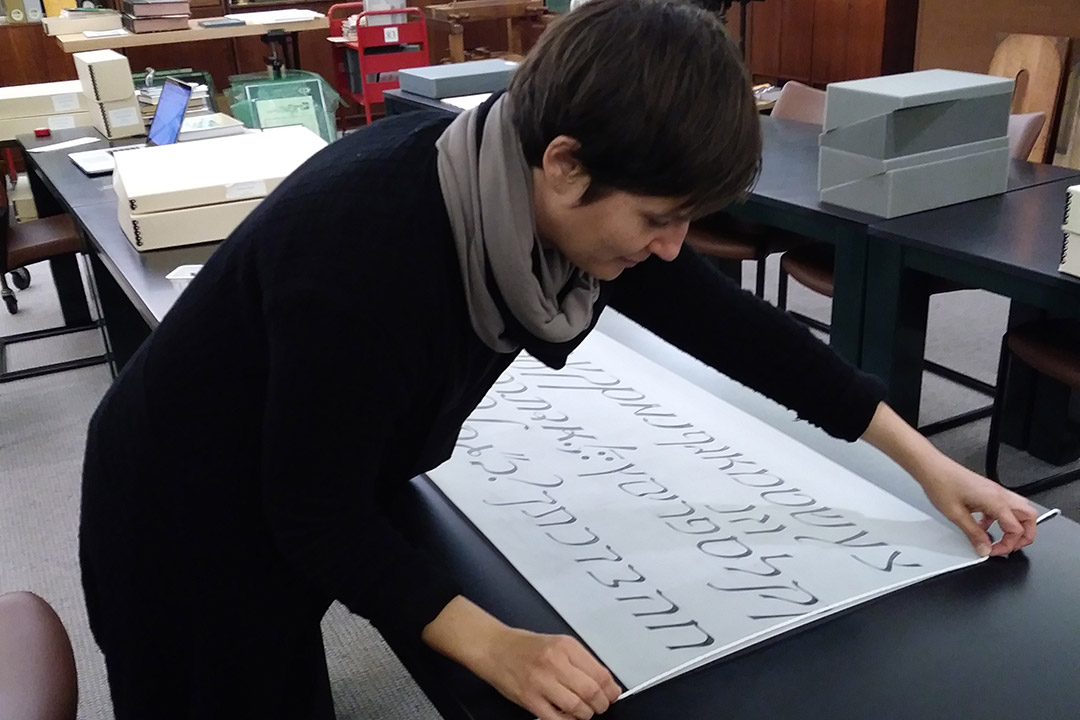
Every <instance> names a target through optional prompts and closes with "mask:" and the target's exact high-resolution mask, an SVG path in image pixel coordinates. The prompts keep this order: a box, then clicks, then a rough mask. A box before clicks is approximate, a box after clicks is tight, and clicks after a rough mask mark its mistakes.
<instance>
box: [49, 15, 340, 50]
mask: <svg viewBox="0 0 1080 720" xmlns="http://www.w3.org/2000/svg"><path fill="white" fill-rule="evenodd" d="M188 25H189V27H188V29H187V30H171V31H169V32H155V33H128V34H126V35H114V36H110V37H100V38H88V37H83V35H81V34H79V35H57V36H56V41H57V42H58V43H59V44H60V47H61V49H63V51H64V52H67V53H76V52H83V51H85V50H105V49H113V50H115V49H117V48H129V47H146V46H149V45H170V44H173V43H189V42H199V41H204V40H225V39H228V38H237V37H251V36H258V35H265V34H266V33H268V32H270V31H271V30H284V31H285V32H302V31H304V30H326V29H327V28H329V27H330V23H329V21H327V19H326V18H325V17H321V18H314V19H312V20H304V21H301V22H282V23H270V24H265V25H256V24H254V23H249V24H247V25H230V26H227V27H216V28H204V27H201V26H200V25H199V21H198V20H189V21H188Z"/></svg>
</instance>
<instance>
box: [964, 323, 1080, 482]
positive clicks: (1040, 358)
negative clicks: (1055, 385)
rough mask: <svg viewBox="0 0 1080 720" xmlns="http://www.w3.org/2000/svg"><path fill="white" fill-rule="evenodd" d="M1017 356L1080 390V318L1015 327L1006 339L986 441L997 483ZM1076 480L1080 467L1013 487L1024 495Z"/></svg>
mask: <svg viewBox="0 0 1080 720" xmlns="http://www.w3.org/2000/svg"><path fill="white" fill-rule="evenodd" d="M1014 359H1015V360H1020V361H1021V362H1023V363H1024V364H1025V365H1027V366H1028V367H1030V368H1031V369H1033V370H1035V371H1036V372H1038V373H1041V374H1042V375H1045V376H1047V377H1049V378H1052V379H1054V380H1056V381H1057V382H1059V383H1061V384H1063V385H1065V386H1067V387H1068V388H1070V389H1072V390H1080V321H1078V320H1044V321H1039V322H1035V323H1029V324H1027V325H1021V326H1020V327H1017V328H1013V329H1012V330H1010V331H1009V332H1007V333H1005V336H1004V337H1003V338H1002V341H1001V360H1000V362H999V363H998V376H997V394H996V395H995V397H994V414H993V415H992V416H991V420H990V437H989V438H988V440H987V444H986V475H987V477H989V478H990V479H992V480H995V481H997V482H1001V478H1000V477H999V475H998V452H999V450H1000V447H1001V418H1002V417H1003V416H1004V414H1005V387H1006V385H1007V380H1008V377H1009V373H1010V371H1011V369H1012V364H1013V362H1014ZM1076 479H1080V469H1074V470H1067V471H1064V472H1059V473H1054V474H1052V475H1048V476H1046V477H1043V478H1040V479H1038V480H1033V481H1031V482H1027V483H1024V484H1023V485H1018V486H1009V487H1010V489H1011V490H1013V491H1015V492H1018V493H1021V494H1023V495H1031V494H1032V493H1036V492H1039V491H1041V490H1047V489H1049V488H1052V487H1056V486H1058V485H1063V484H1065V483H1068V482H1072V481H1073V480H1076Z"/></svg>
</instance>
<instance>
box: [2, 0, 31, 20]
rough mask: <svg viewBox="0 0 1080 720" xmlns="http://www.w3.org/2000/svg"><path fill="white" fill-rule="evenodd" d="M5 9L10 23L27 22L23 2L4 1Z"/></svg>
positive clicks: (16, 0)
mask: <svg viewBox="0 0 1080 720" xmlns="http://www.w3.org/2000/svg"><path fill="white" fill-rule="evenodd" d="M4 7H5V8H6V9H7V21H8V22H9V23H24V22H26V7H25V6H24V5H23V0H4Z"/></svg>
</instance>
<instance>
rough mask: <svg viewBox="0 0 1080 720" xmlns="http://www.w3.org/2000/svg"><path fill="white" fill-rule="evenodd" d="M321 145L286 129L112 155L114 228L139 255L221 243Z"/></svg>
mask: <svg viewBox="0 0 1080 720" xmlns="http://www.w3.org/2000/svg"><path fill="white" fill-rule="evenodd" d="M324 147H326V141H324V140H323V139H322V138H320V137H319V136H318V135H316V134H315V133H313V132H311V131H310V130H308V129H307V128H304V127H300V126H290V127H282V128H273V129H270V130H264V131H262V132H252V133H247V134H244V135H230V136H228V137H220V138H211V139H209V140H198V141H194V142H186V143H178V144H176V145H163V146H161V147H149V148H141V149H139V150H127V151H123V152H118V153H116V154H115V155H114V156H113V157H114V159H115V160H116V170H115V171H114V172H113V187H114V188H115V189H116V194H117V196H118V198H119V204H118V219H119V221H120V226H121V227H122V228H123V229H124V234H125V235H126V236H127V238H128V240H129V241H130V242H131V244H132V245H134V246H135V248H136V249H137V250H140V251H144V250H154V249H157V248H166V247H174V246H177V245H191V244H195V243H202V242H212V241H215V240H223V239H225V238H226V237H227V236H228V235H229V233H231V232H232V231H233V229H234V228H235V227H236V226H237V225H239V224H240V222H241V221H242V220H243V219H244V218H245V217H247V216H248V214H249V213H250V212H251V211H252V210H254V209H255V208H256V207H257V206H258V204H259V203H260V202H261V201H262V199H263V198H264V197H266V196H267V195H269V194H270V193H271V192H273V190H274V188H276V187H277V186H278V185H280V184H281V182H282V181H283V180H284V179H285V178H286V177H288V176H289V174H291V173H292V172H293V171H294V170H295V169H296V168H298V167H299V166H300V165H301V164H303V162H304V161H305V160H307V159H308V158H309V157H311V156H312V155H314V154H315V153H317V152H318V151H319V150H321V149H322V148H324Z"/></svg>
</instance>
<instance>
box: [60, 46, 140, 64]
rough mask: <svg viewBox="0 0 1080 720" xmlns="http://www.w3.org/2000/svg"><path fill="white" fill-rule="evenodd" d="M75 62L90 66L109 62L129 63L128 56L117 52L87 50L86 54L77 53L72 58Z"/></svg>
mask: <svg viewBox="0 0 1080 720" xmlns="http://www.w3.org/2000/svg"><path fill="white" fill-rule="evenodd" d="M71 57H72V58H74V59H75V60H79V61H82V62H84V63H87V64H88V65H89V64H91V63H99V62H108V61H109V60H122V61H124V62H125V63H126V62H127V61H128V59H127V56H125V55H121V54H120V53H118V52H116V51H115V50H86V51H85V52H77V53H74V54H73V55H72V56H71Z"/></svg>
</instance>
